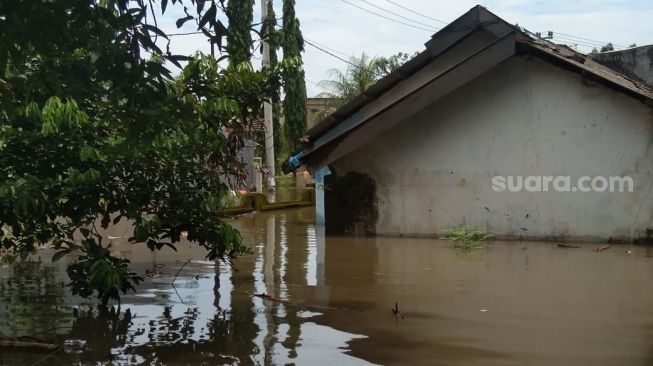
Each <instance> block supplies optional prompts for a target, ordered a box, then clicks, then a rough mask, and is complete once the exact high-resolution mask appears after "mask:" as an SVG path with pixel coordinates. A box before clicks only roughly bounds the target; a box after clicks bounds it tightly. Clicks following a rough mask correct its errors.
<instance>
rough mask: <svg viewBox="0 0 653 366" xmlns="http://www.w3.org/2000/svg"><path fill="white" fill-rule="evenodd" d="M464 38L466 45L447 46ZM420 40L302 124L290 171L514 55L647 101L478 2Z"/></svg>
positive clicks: (634, 87) (338, 151)
mask: <svg viewBox="0 0 653 366" xmlns="http://www.w3.org/2000/svg"><path fill="white" fill-rule="evenodd" d="M463 42H466V44H467V45H468V47H467V51H466V52H463V53H461V52H456V51H454V46H456V45H458V44H461V43H463ZM470 45H471V46H470ZM425 46H426V49H425V50H424V51H423V52H421V53H419V54H418V55H417V56H415V57H414V58H412V59H411V60H410V61H408V62H406V63H405V64H404V65H402V66H401V67H399V68H398V69H397V70H395V71H394V72H392V73H391V74H389V75H387V76H386V77H384V78H382V79H381V80H379V81H378V82H377V83H376V84H374V85H373V86H372V87H370V88H369V89H367V90H366V91H364V92H363V93H362V94H360V95H359V96H358V97H356V98H355V99H353V100H352V101H350V102H349V103H347V104H345V105H344V106H342V107H341V108H339V109H338V110H336V111H335V112H333V113H332V114H331V115H329V116H328V117H327V118H326V119H324V120H322V121H321V122H319V123H318V124H317V125H315V126H314V127H313V128H311V129H309V130H308V132H307V134H306V138H305V149H304V151H303V152H301V153H300V154H298V155H296V156H295V157H293V158H291V159H290V160H289V162H290V164H289V167H290V168H291V169H290V170H292V169H296V168H297V167H298V165H301V164H304V165H307V167H308V168H309V170H314V169H317V168H319V167H321V166H324V165H327V164H329V163H330V162H332V161H334V160H335V159H337V158H339V157H341V156H342V155H344V154H345V153H347V152H348V151H351V150H353V149H354V148H356V147H357V146H360V145H361V144H363V143H365V142H366V141H369V139H370V138H372V137H374V136H376V135H378V133H380V132H382V131H383V130H385V129H387V128H389V127H390V126H391V125H393V123H396V122H397V120H399V119H400V118H398V117H399V115H398V114H397V112H396V111H394V112H393V110H394V109H397V108H394V107H396V106H398V105H399V104H401V103H406V102H410V103H413V104H415V106H417V105H425V104H424V103H425V100H426V102H429V101H428V98H439V97H442V96H444V95H446V94H448V93H450V92H452V91H453V90H455V89H457V88H458V87H460V86H462V85H463V84H464V83H466V82H467V81H470V80H472V79H473V78H475V77H477V76H479V75H480V74H482V73H483V72H485V71H487V70H489V69H490V68H491V67H492V66H495V65H496V64H498V63H500V62H502V61H504V60H505V59H507V58H509V57H512V56H515V55H532V56H536V57H539V58H541V59H543V60H545V61H547V62H550V63H553V64H555V65H557V66H560V67H563V68H565V69H568V70H570V71H573V72H577V73H579V74H580V75H582V76H583V77H585V78H588V79H592V80H595V81H598V82H600V83H603V84H605V85H606V86H608V87H611V88H613V89H615V90H618V91H620V92H623V93H625V94H627V95H629V96H631V97H633V98H637V99H640V100H642V101H645V102H646V103H651V104H652V105H653V90H651V89H649V88H648V87H647V86H646V85H645V84H644V83H643V82H642V81H640V80H638V79H633V78H630V77H628V76H625V75H623V74H620V73H618V72H617V71H615V70H613V69H610V68H608V67H606V66H604V65H602V64H599V63H598V62H595V61H593V60H592V59H591V58H590V57H588V56H586V55H584V54H582V53H579V52H577V51H575V50H573V49H571V48H569V47H568V46H565V45H556V44H553V43H551V42H548V41H544V40H541V39H538V38H536V37H535V36H534V35H532V34H531V33H530V32H528V31H526V30H525V29H523V28H520V27H519V26H516V25H511V24H509V23H507V22H506V21H504V20H503V19H501V18H499V17H498V16H496V15H495V14H493V13H491V12H490V11H488V10H487V9H486V8H484V7H482V6H480V5H477V6H475V7H473V8H472V9H470V10H469V11H468V12H467V13H465V14H464V15H462V16H461V17H459V18H458V19H456V20H455V21H453V22H452V23H450V24H449V25H447V26H446V27H444V28H443V29H441V30H440V31H438V32H437V33H435V34H434V35H433V36H432V37H431V39H430V40H429V41H428V42H426V44H425ZM470 47H471V49H470ZM432 100H433V99H431V100H430V102H432ZM420 103H421V104H420ZM393 117H394V122H393ZM364 125H374V127H375V130H376V132H378V133H377V134H374V133H362V132H361V131H360V129H361V127H363V126H364ZM368 132H370V131H368ZM347 140H349V141H347ZM286 170H288V169H286Z"/></svg>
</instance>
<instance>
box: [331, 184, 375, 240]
mask: <svg viewBox="0 0 653 366" xmlns="http://www.w3.org/2000/svg"><path fill="white" fill-rule="evenodd" d="M325 190H326V192H325V202H324V203H325V211H326V231H327V232H329V233H338V234H348V235H370V234H374V233H375V232H376V230H375V229H376V221H377V217H378V210H377V196H376V182H375V181H374V179H372V177H370V176H369V175H368V174H365V173H359V172H347V174H345V175H344V176H342V177H338V174H337V173H336V172H335V171H332V173H331V174H330V175H328V176H327V177H326V178H325Z"/></svg>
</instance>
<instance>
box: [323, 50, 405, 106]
mask: <svg viewBox="0 0 653 366" xmlns="http://www.w3.org/2000/svg"><path fill="white" fill-rule="evenodd" d="M412 57H414V55H413V56H410V55H408V54H407V53H403V52H399V53H397V54H395V55H392V56H390V57H387V58H386V57H370V56H368V55H366V54H365V52H363V53H362V54H361V57H356V56H352V57H350V58H349V64H348V65H347V69H346V70H345V72H342V71H340V70H338V69H331V70H329V75H330V76H331V79H330V80H322V81H320V82H319V83H318V85H319V86H320V87H321V88H322V89H324V90H325V91H324V92H322V93H320V94H318V97H320V98H329V99H331V101H330V103H329V107H330V108H329V110H327V111H326V113H327V114H328V113H330V112H332V111H333V110H334V109H337V108H340V107H341V106H343V105H344V104H346V103H347V102H349V101H351V100H352V99H354V98H356V97H357V96H359V95H360V94H362V93H363V92H364V91H365V90H367V89H368V88H370V87H371V86H372V85H374V84H375V83H376V82H377V81H378V80H379V79H381V78H383V77H384V76H387V75H389V74H390V73H391V72H393V71H395V70H396V69H398V68H399V67H400V66H401V65H403V64H404V63H405V62H406V61H408V60H410V59H411V58H412ZM323 117H325V116H323Z"/></svg>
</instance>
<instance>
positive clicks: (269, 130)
mask: <svg viewBox="0 0 653 366" xmlns="http://www.w3.org/2000/svg"><path fill="white" fill-rule="evenodd" d="M268 1H269V2H270V3H271V2H272V0H261V22H262V23H261V24H263V26H265V24H266V21H267V18H268ZM261 65H262V66H263V68H264V69H265V68H266V67H270V45H269V44H268V41H267V39H264V40H263V55H262V61H261ZM263 117H264V120H265V123H264V127H265V165H266V166H267V168H268V181H267V186H268V190H270V191H273V190H274V188H275V187H274V186H275V183H274V176H275V174H274V123H272V104H270V102H267V101H265V102H263Z"/></svg>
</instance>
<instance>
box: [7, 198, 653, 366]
mask: <svg viewBox="0 0 653 366" xmlns="http://www.w3.org/2000/svg"><path fill="white" fill-rule="evenodd" d="M233 223H234V225H236V226H237V227H238V228H239V230H241V232H242V233H243V237H244V239H245V242H246V243H249V244H250V245H251V249H252V254H251V255H247V256H244V257H242V258H239V259H238V260H237V261H236V262H235V268H230V267H228V266H226V265H215V264H214V263H211V262H205V261H203V260H202V258H203V257H204V253H203V252H201V251H200V250H198V249H197V248H195V247H194V246H192V245H190V244H188V243H182V244H180V247H179V252H177V253H175V252H172V251H162V252H158V253H155V254H153V253H150V252H149V251H148V250H147V249H146V248H144V247H141V246H132V245H129V244H128V243H125V242H123V241H120V240H119V239H115V240H114V243H113V245H114V250H117V251H119V252H120V253H122V254H123V255H125V256H127V257H128V258H130V259H131V260H132V263H133V266H134V269H135V270H136V271H137V272H139V273H142V274H144V273H145V272H146V271H148V273H150V274H151V275H150V276H149V277H148V278H147V279H146V281H145V282H144V283H143V284H142V285H141V288H140V289H139V290H140V292H139V295H137V296H135V295H131V296H127V297H126V298H125V299H124V302H123V310H125V309H128V310H127V311H123V312H122V313H120V314H119V313H117V312H116V311H115V310H113V311H108V312H104V313H101V312H98V311H97V310H94V309H93V307H92V305H91V304H89V303H85V302H83V301H81V300H80V299H78V298H73V297H71V296H70V295H69V294H68V292H67V291H66V289H65V288H64V287H63V281H64V277H63V276H64V274H63V271H62V268H61V267H60V266H63V264H56V265H53V264H52V263H50V262H49V256H50V255H51V253H48V252H47V251H42V252H40V253H39V254H38V255H37V256H36V257H35V258H33V261H32V262H28V263H22V264H19V265H15V266H11V267H10V266H4V267H0V275H2V281H0V301H1V304H0V332H2V336H3V337H10V336H13V337H18V336H24V335H29V336H33V337H38V338H41V339H44V340H48V341H51V342H56V343H58V344H62V345H65V347H64V351H62V352H58V353H56V354H54V355H52V357H51V358H50V359H48V362H49V363H52V364H97V363H112V364H145V365H149V364H155V365H178V364H191V365H196V364H198V365H199V364H207V365H214V364H243V365H255V364H265V365H276V364H297V365H303V364H308V363H314V364H334V365H347V364H351V365H360V364H367V363H378V364H397V365H399V364H425V365H427V364H428V365H450V364H460V365H506V364H508V365H509V364H513V365H550V364H556V365H583V364H586V365H622V364H628V365H647V364H651V363H653V358H652V357H653V347H652V346H651V345H653V289H652V288H651V286H650V283H651V281H652V280H653V266H651V260H653V259H651V256H650V252H651V251H650V248H649V247H628V248H625V247H624V248H621V247H618V246H613V248H612V249H611V250H610V251H608V252H604V253H595V252H593V251H592V250H591V248H592V246H591V245H581V248H579V249H560V248H557V247H556V246H555V245H551V244H546V243H514V242H508V243H506V242H494V243H487V244H486V245H484V247H483V248H482V249H481V250H478V251H475V252H460V251H457V250H456V249H454V248H453V246H452V244H451V243H449V242H446V241H438V240H432V239H407V238H403V239H400V238H350V237H335V236H329V237H326V236H325V235H324V232H323V231H322V229H321V228H320V227H316V226H315V225H314V215H313V210H312V209H311V208H306V209H295V210H287V211H278V212H271V213H258V214H255V215H246V216H243V217H240V218H239V219H237V220H234V222H233ZM119 236H120V234H115V238H117V237H119ZM626 249H627V250H626ZM628 250H630V253H629V252H628ZM187 261H190V262H189V263H188V264H186V265H185V266H184V267H183V270H182V271H181V273H180V276H179V278H178V279H177V280H176V281H175V282H174V287H173V286H172V285H171V281H172V279H173V277H174V274H175V273H176V272H177V271H178V269H179V268H180V267H181V266H182V264H183V263H186V262H187ZM395 302H397V303H398V304H399V308H400V310H401V311H402V312H403V313H405V314H406V316H405V318H403V319H396V318H394V317H393V316H392V314H391V312H390V308H391V307H393V306H394V304H395ZM73 309H74V310H73ZM89 309H92V310H89ZM43 357H44V355H38V354H25V353H8V352H5V353H2V352H0V365H5V364H7V365H8V364H31V363H33V362H37V361H42V359H43Z"/></svg>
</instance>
